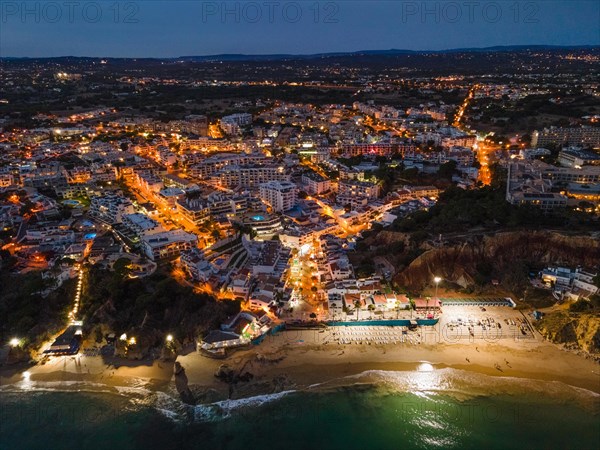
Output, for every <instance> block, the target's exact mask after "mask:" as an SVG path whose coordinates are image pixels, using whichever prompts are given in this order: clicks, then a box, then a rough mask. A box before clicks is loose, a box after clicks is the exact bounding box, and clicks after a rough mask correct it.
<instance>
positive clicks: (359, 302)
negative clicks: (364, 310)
mask: <svg viewBox="0 0 600 450" xmlns="http://www.w3.org/2000/svg"><path fill="white" fill-rule="evenodd" d="M361 306H362V303H361V301H360V300H355V301H354V308H356V320H358V312H359V311H360V308H361Z"/></svg>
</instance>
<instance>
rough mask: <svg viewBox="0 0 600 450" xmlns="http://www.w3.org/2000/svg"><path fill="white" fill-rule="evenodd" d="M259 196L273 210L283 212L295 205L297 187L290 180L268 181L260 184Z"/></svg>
mask: <svg viewBox="0 0 600 450" xmlns="http://www.w3.org/2000/svg"><path fill="white" fill-rule="evenodd" d="M259 196H260V198H261V199H262V200H263V201H264V202H266V203H268V204H269V205H270V206H271V208H272V209H273V211H275V212H284V211H288V210H290V209H292V208H293V207H294V206H295V205H296V202H297V200H298V188H297V187H296V185H295V184H294V183H292V182H291V181H270V182H268V183H263V184H261V185H260V190H259Z"/></svg>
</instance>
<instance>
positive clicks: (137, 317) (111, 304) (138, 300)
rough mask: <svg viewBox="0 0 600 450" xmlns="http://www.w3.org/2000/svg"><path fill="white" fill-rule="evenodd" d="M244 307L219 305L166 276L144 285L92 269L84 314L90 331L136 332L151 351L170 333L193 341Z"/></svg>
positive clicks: (152, 278)
mask: <svg viewBox="0 0 600 450" xmlns="http://www.w3.org/2000/svg"><path fill="white" fill-rule="evenodd" d="M239 309H240V304H239V302H236V301H217V300H216V299H215V297H213V296H212V295H209V294H205V293H196V292H194V290H193V289H192V288H191V287H189V286H184V285H181V284H179V283H178V282H177V281H176V280H175V279H173V278H172V277H171V275H170V274H169V273H167V272H165V271H158V272H156V273H155V274H153V275H151V276H149V277H147V278H142V279H127V278H124V277H123V275H122V273H121V271H116V272H109V271H106V270H103V269H99V268H96V267H92V268H91V269H90V271H89V272H88V275H87V276H86V279H85V282H84V290H83V295H82V314H83V317H84V323H85V326H86V328H88V329H91V328H92V327H94V326H97V325H104V326H106V327H108V328H109V329H110V330H113V331H114V332H116V333H129V332H131V331H133V330H135V332H136V334H137V336H145V337H146V342H147V343H148V344H149V345H154V344H156V343H158V340H159V339H160V340H162V339H164V335H165V334H167V333H172V334H174V335H175V336H176V337H177V338H178V339H181V340H184V339H186V338H189V339H193V338H194V337H196V336H197V335H198V334H202V333H205V332H206V331H208V330H210V329H212V328H215V327H217V326H218V325H219V324H220V323H222V322H223V321H224V320H225V319H226V318H227V317H228V316H231V315H233V314H235V313H237V312H238V311H239Z"/></svg>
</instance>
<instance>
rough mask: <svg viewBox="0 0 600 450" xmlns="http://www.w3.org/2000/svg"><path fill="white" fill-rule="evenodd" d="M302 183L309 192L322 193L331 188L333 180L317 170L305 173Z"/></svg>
mask: <svg viewBox="0 0 600 450" xmlns="http://www.w3.org/2000/svg"><path fill="white" fill-rule="evenodd" d="M302 183H303V184H304V187H305V189H306V192H308V193H309V194H317V195H318V194H322V193H323V192H327V191H328V190H329V189H330V188H331V182H330V181H329V180H328V179H327V178H325V177H323V176H321V175H320V174H318V173H316V172H305V173H303V174H302Z"/></svg>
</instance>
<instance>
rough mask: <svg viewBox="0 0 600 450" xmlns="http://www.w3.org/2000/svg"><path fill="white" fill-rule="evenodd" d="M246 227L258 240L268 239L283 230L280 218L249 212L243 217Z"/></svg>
mask: <svg viewBox="0 0 600 450" xmlns="http://www.w3.org/2000/svg"><path fill="white" fill-rule="evenodd" d="M241 222H242V224H243V225H244V226H249V227H250V228H252V230H253V231H254V232H255V233H256V236H257V238H262V239H268V238H269V237H271V236H273V235H275V234H278V233H280V232H281V230H282V229H283V228H282V227H281V220H280V219H279V217H277V216H275V215H271V214H267V213H264V212H255V213H252V212H248V213H246V214H244V215H243V216H242V217H241Z"/></svg>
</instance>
